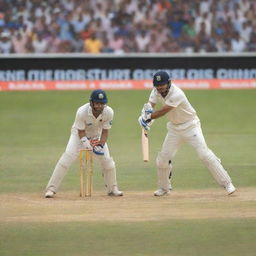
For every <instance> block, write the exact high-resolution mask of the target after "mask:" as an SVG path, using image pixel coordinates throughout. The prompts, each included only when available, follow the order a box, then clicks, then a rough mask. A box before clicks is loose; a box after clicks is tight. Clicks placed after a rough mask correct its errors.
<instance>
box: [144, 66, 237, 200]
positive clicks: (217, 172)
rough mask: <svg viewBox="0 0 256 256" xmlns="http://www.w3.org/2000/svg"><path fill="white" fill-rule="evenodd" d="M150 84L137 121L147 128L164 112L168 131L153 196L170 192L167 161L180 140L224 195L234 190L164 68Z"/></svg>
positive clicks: (168, 164)
mask: <svg viewBox="0 0 256 256" xmlns="http://www.w3.org/2000/svg"><path fill="white" fill-rule="evenodd" d="M153 85H154V88H153V90H152V92H151V94H150V97H149V102H148V103H146V104H145V105H144V107H143V109H142V114H141V116H140V117H139V123H140V125H141V126H142V127H143V128H144V129H146V130H149V129H150V125H151V124H152V123H153V121H154V119H157V118H159V117H161V116H164V115H167V118H168V120H169V122H168V123H167V129H168V132H167V135H166V137H165V140H164V143H163V145H162V149H161V152H159V153H158V155H157V159H156V165H157V174H158V185H159V188H158V190H156V191H155V192H154V195H155V196H163V195H168V194H169V193H170V189H171V184H170V177H171V174H172V164H171V162H172V160H173V158H174V156H175V154H176V152H177V150H178V148H179V146H180V145H181V144H182V143H184V142H187V143H189V144H190V145H191V146H192V147H193V148H194V149H195V150H196V152H197V154H198V156H199V158H200V159H201V160H202V162H203V163H204V164H205V166H206V167H207V168H208V169H209V171H210V172H211V174H212V175H213V177H214V179H215V180H216V181H217V182H218V183H219V185H221V186H222V187H224V188H225V189H226V191H227V193H228V194H232V193H234V192H235V190H236V189H235V187H234V186H233V184H232V181H231V178H230V177H229V175H228V173H227V172H226V170H225V169H224V168H223V166H222V165H221V161H220V159H219V158H217V157H216V156H215V154H214V153H213V152H212V151H211V150H210V149H209V148H208V146H207V144H206V142H205V139H204V136H203V133H202V130H201V125H200V120H199V118H198V116H197V114H196V111H195V109H194V108H193V107H192V106H191V104H190V103H189V101H188V99H187V97H186V95H185V94H184V92H183V91H182V90H181V89H180V88H178V87H177V86H175V85H174V84H173V83H171V80H170V77H169V75H168V73H167V72H165V71H158V72H157V73H155V75H154V78H153ZM158 101H160V102H161V103H162V105H163V106H162V108H161V109H159V110H156V111H154V110H153V108H154V107H155V105H156V103H157V102H158Z"/></svg>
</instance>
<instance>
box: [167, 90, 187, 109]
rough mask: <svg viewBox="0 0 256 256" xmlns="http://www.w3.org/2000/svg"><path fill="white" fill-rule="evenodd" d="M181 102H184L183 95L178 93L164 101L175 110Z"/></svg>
mask: <svg viewBox="0 0 256 256" xmlns="http://www.w3.org/2000/svg"><path fill="white" fill-rule="evenodd" d="M183 100H184V94H183V93H181V92H179V93H177V94H175V95H174V96H172V97H169V98H167V99H166V100H165V104H166V105H168V106H171V107H174V108H176V107H178V106H179V105H180V104H181V102H182V101H183Z"/></svg>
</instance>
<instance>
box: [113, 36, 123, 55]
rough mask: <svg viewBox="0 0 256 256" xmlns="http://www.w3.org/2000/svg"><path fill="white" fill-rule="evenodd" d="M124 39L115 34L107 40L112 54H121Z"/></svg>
mask: <svg viewBox="0 0 256 256" xmlns="http://www.w3.org/2000/svg"><path fill="white" fill-rule="evenodd" d="M123 46H124V39H123V37H122V36H121V35H119V34H118V33H115V35H114V37H113V38H112V39H110V40H109V47H110V48H111V49H113V53H123V52H124V50H123Z"/></svg>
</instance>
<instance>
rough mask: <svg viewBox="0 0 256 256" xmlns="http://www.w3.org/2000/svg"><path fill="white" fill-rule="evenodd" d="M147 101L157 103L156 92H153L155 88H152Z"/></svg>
mask: <svg viewBox="0 0 256 256" xmlns="http://www.w3.org/2000/svg"><path fill="white" fill-rule="evenodd" d="M148 101H149V102H152V103H154V104H156V103H157V94H156V92H155V89H153V90H152V91H151V93H150V96H149V100H148Z"/></svg>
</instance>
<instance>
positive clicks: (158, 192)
mask: <svg viewBox="0 0 256 256" xmlns="http://www.w3.org/2000/svg"><path fill="white" fill-rule="evenodd" d="M169 194H170V189H169V190H165V189H162V188H159V189H158V190H156V191H155V192H154V196H167V195H169Z"/></svg>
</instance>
